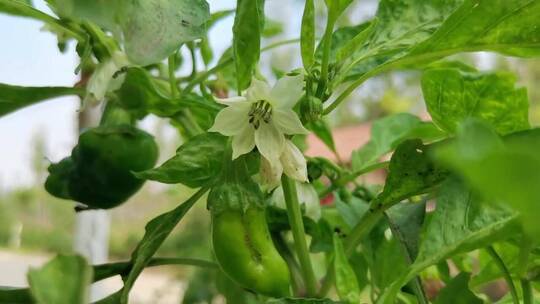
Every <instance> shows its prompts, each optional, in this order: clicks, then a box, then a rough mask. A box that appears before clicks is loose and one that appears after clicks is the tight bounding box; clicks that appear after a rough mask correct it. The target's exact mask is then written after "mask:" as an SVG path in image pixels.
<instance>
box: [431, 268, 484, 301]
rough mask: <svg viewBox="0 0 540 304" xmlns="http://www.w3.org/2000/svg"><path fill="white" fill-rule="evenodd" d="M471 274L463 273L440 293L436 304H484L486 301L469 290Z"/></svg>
mask: <svg viewBox="0 0 540 304" xmlns="http://www.w3.org/2000/svg"><path fill="white" fill-rule="evenodd" d="M470 278H471V274H470V273H467V272H462V273H460V274H458V275H457V276H456V277H454V278H453V279H452V280H451V281H450V283H449V284H448V285H446V286H445V287H444V288H443V289H441V290H440V291H439V294H438V295H437V298H436V299H435V301H434V302H433V303H434V304H482V303H484V301H482V299H480V298H479V297H477V296H476V295H475V294H474V293H472V292H471V291H470V290H469V279H470Z"/></svg>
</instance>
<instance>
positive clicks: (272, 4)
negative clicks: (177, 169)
mask: <svg viewBox="0 0 540 304" xmlns="http://www.w3.org/2000/svg"><path fill="white" fill-rule="evenodd" d="M208 2H209V3H210V8H211V11H212V12H215V11H219V10H224V9H231V8H234V5H235V1H233V0H209V1H208ZM377 3H378V1H377V0H363V1H356V4H354V5H353V7H352V8H351V9H349V10H348V13H347V16H345V17H343V18H342V19H341V20H340V24H339V25H338V26H344V25H349V24H358V23H360V22H362V21H363V20H366V19H368V18H370V17H371V16H373V15H374V13H375V10H376V8H377ZM34 5H35V6H36V7H37V8H39V9H41V10H43V11H46V12H49V13H50V10H49V9H48V8H47V6H46V4H45V3H44V1H42V0H35V1H34ZM316 7H317V11H318V16H319V18H318V19H317V20H318V21H317V22H318V32H319V33H321V32H322V31H323V30H324V28H323V27H324V24H325V20H324V15H325V9H324V4H323V1H322V0H319V1H316ZM302 9H303V1H300V0H295V1H287V5H283V1H282V0H267V1H266V13H267V15H268V18H269V19H270V20H271V21H272V22H273V27H272V28H273V30H272V33H271V34H269V35H268V36H269V37H267V38H265V39H264V41H263V45H268V44H270V43H272V42H276V41H280V40H285V39H291V38H298V35H299V29H300V20H301V16H302ZM232 22H233V17H232V16H229V17H227V18H225V19H223V20H222V21H220V22H219V24H218V25H217V26H215V27H214V28H213V29H212V30H211V31H210V33H209V37H210V43H211V45H212V47H213V49H214V52H215V54H216V56H215V57H216V58H215V59H214V61H215V62H216V61H217V59H219V57H220V55H221V53H223V51H224V50H225V49H226V48H228V47H229V46H230V42H231V41H232V32H231V28H232ZM274 23H275V24H274ZM274 27H275V28H274ZM0 41H1V44H0V82H2V83H7V84H13V85H28V86H47V85H51V86H71V85H73V84H75V83H76V82H77V81H78V77H79V76H78V75H75V73H74V69H75V67H76V66H77V64H78V62H77V60H78V59H77V56H76V53H75V50H74V45H69V46H68V48H67V50H66V51H65V52H64V53H60V52H59V50H58V47H57V40H56V37H55V36H54V35H53V34H51V33H49V32H46V31H43V30H42V24H41V23H39V22H36V21H34V20H31V19H23V18H16V17H12V16H7V15H0ZM183 51H184V52H185V55H186V56H188V54H187V52H186V50H183ZM459 58H460V59H461V60H464V61H465V62H468V63H469V64H472V65H475V66H476V67H477V68H478V69H480V70H491V69H502V70H507V71H512V72H514V73H516V75H518V78H519V82H520V84H521V85H523V86H526V87H527V88H528V90H529V96H530V101H531V108H530V118H531V122H532V124H533V125H538V124H539V123H540V85H539V84H540V60H521V59H510V58H505V57H502V56H498V55H493V54H486V53H474V54H465V55H459ZM185 62H187V63H185V64H184V65H187V66H183V67H182V70H181V71H180V72H179V73H178V74H179V75H181V74H182V73H184V72H185V73H188V71H191V66H189V65H190V64H189V60H186V61H185ZM199 66H203V64H202V61H201V63H200V65H199ZM210 66H212V64H211V65H210ZM300 66H301V61H300V52H299V48H298V47H297V46H284V47H281V48H277V49H275V50H273V51H271V52H266V53H264V54H263V56H262V58H261V72H262V73H263V74H264V75H265V76H267V77H268V78H269V79H272V78H275V75H274V74H279V72H280V71H287V70H290V69H292V68H296V67H300ZM419 78H420V74H419V73H417V72H415V73H413V72H399V73H392V74H385V75H382V76H380V77H376V78H374V79H372V80H370V81H368V82H367V83H365V84H364V85H363V86H361V87H360V88H359V89H357V91H356V92H355V93H354V94H353V95H352V96H351V97H350V98H349V100H348V101H347V102H346V103H345V104H343V105H342V106H341V107H340V108H339V109H338V110H336V111H334V112H333V113H332V115H331V116H329V117H328V122H329V123H330V125H331V126H332V127H334V128H335V129H334V135H335V139H336V144H337V148H338V154H339V156H340V157H339V158H340V161H343V162H344V163H347V162H348V161H349V160H350V154H351V152H352V150H353V149H357V148H359V147H360V146H361V145H362V144H363V143H365V142H367V140H368V139H369V128H370V122H371V121H373V120H374V119H377V118H379V117H382V116H385V115H387V114H391V113H398V112H410V113H413V114H416V115H419V116H420V117H423V118H424V119H428V115H427V114H426V110H425V107H424V103H423V99H422V94H421V91H420V86H419ZM79 107H80V101H79V100H78V99H77V98H75V97H73V98H57V99H52V100H49V101H47V102H43V103H40V104H38V105H34V106H31V107H28V108H25V109H23V110H21V111H18V112H15V113H12V114H10V115H7V116H5V117H2V118H1V119H0V269H2V271H0V285H9V286H25V285H26V280H25V273H26V271H27V269H28V267H31V266H37V265H41V264H43V263H44V262H45V261H47V260H48V259H49V258H50V257H51V256H53V255H54V254H55V253H59V252H60V253H69V252H73V250H74V249H73V248H74V243H75V239H76V237H77V233H76V227H75V226H76V225H75V223H76V218H75V213H74V212H73V204H72V202H69V201H62V200H59V199H56V198H54V197H52V196H50V195H48V194H47V193H46V192H45V190H44V189H43V182H44V179H45V178H46V176H47V167H48V165H49V164H50V163H51V162H56V161H59V160H60V159H62V158H63V157H65V156H66V155H68V154H70V152H71V149H72V148H73V146H74V145H75V144H76V141H77V134H78V131H77V126H78V117H79V115H78V110H79ZM141 127H142V128H143V129H145V130H147V131H149V132H150V133H152V134H153V135H154V136H155V137H156V139H157V141H158V143H159V146H160V148H161V161H163V160H166V159H168V158H170V157H171V156H172V155H173V154H174V151H175V149H176V148H177V147H178V146H179V145H180V144H181V138H180V137H179V136H178V134H177V132H176V130H175V129H173V128H171V127H169V126H168V124H167V121H164V120H161V119H158V118H157V117H148V118H146V119H145V120H144V121H142V122H141ZM306 153H307V154H308V155H310V156H317V155H323V156H328V157H331V158H334V155H332V154H331V153H330V152H329V151H327V150H326V149H325V148H324V145H323V144H321V143H320V142H318V141H317V140H316V139H315V138H312V137H308V150H307V152H306ZM190 193H191V190H190V189H186V188H182V187H180V186H165V185H161V184H155V183H146V185H145V187H144V188H143V189H142V190H141V191H140V192H139V193H138V194H137V195H135V196H134V197H133V198H132V199H131V200H130V201H129V202H127V203H125V204H124V205H122V206H121V207H119V208H116V209H114V210H112V211H110V212H109V214H108V215H107V217H109V218H110V229H109V235H108V239H109V241H108V259H109V260H111V261H114V260H121V259H127V258H129V255H130V254H131V251H132V250H133V248H134V247H135V246H136V244H137V242H138V241H139V240H140V239H141V237H142V235H143V233H144V225H145V223H146V222H147V221H149V220H150V219H151V218H153V217H155V216H156V215H158V214H160V213H162V212H165V211H167V210H169V209H171V208H172V207H173V206H176V205H177V204H178V203H179V202H181V201H183V200H184V199H185V198H186V197H187V196H189V194H190ZM209 230H210V227H209V217H208V213H207V211H206V206H205V204H197V205H196V207H195V208H194V209H193V210H192V211H190V213H189V214H188V216H187V217H186V218H185V220H183V221H182V223H181V225H179V227H177V229H176V231H175V232H174V233H173V234H172V235H171V236H170V237H169V239H168V240H167V241H166V242H165V244H164V245H163V246H162V248H161V249H160V251H159V252H158V255H161V256H176V257H199V258H204V259H212V257H211V252H210V250H209V248H210V242H209V239H208V237H209ZM104 246H105V248H107V244H104ZM210 275H211V274H209V273H205V272H202V271H199V272H194V269H193V268H187V267H186V268H183V267H174V268H160V269H159V270H147V271H145V273H144V275H143V276H142V277H141V279H140V280H139V281H138V284H144V285H145V288H144V290H142V291H141V292H137V288H136V287H135V289H134V294H133V297H132V300H133V303H182V301H183V303H206V302H208V299H211V298H212V296H213V294H214V292H215V291H213V289H214V288H215V287H213V286H209V284H208V281H209V280H208V276H210ZM188 277H191V278H194V279H193V280H192V283H191V286H188V284H186V283H185V282H186V278H188ZM115 280H116V281H115ZM120 284H121V282H120V279H119V278H117V279H113V280H109V281H105V282H104V283H102V284H101V285H100V290H101V291H100V293H101V294H107V293H109V292H111V291H114V290H115V289H117V288H118V287H120ZM139 290H140V289H139Z"/></svg>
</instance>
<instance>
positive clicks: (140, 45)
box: [51, 0, 210, 65]
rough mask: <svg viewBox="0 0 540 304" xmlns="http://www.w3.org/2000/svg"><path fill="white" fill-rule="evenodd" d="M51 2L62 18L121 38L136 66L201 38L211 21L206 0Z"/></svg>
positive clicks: (79, 0)
mask: <svg viewBox="0 0 540 304" xmlns="http://www.w3.org/2000/svg"><path fill="white" fill-rule="evenodd" d="M51 2H52V3H53V5H54V7H55V8H56V9H57V12H58V14H59V15H60V16H62V17H67V18H71V19H75V20H82V21H90V22H93V23H95V24H97V25H99V26H101V27H103V28H106V29H108V30H111V31H112V32H113V33H116V34H117V36H121V37H122V38H123V40H124V44H125V49H126V53H127V55H128V57H129V59H130V60H131V61H133V62H135V63H137V64H139V65H148V64H152V63H156V62H159V61H161V60H163V59H165V58H167V56H169V55H170V54H172V53H173V52H174V51H175V50H176V49H178V47H179V46H180V44H181V43H184V42H188V41H192V40H195V39H197V38H201V37H202V35H203V34H204V32H205V23H206V22H207V21H208V20H209V19H210V12H209V7H208V3H206V1H205V0H151V1H124V0H115V1H112V3H110V2H111V1H92V2H88V1H83V0H51ZM120 33H121V35H120Z"/></svg>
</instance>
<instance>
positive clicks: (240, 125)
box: [0, 0, 540, 304]
mask: <svg viewBox="0 0 540 304" xmlns="http://www.w3.org/2000/svg"><path fill="white" fill-rule="evenodd" d="M283 2H284V3H283V5H288V3H287V2H286V1H283ZM353 2H354V1H352V0H325V1H314V0H306V1H305V7H304V11H303V15H302V16H298V18H301V20H302V22H301V27H300V28H298V29H297V32H298V39H293V40H286V41H278V42H276V43H273V44H269V45H264V46H263V43H261V41H262V38H261V37H262V36H263V35H265V31H266V29H268V24H269V23H270V20H268V19H267V18H266V17H265V13H264V1H263V0H238V1H237V5H236V8H235V9H234V10H231V11H219V12H213V13H212V14H211V13H210V9H211V6H212V5H211V4H210V5H209V4H208V3H207V2H206V1H205V0H145V1H142V0H134V1H126V0H111V1H84V0H48V4H49V6H50V7H51V9H52V12H53V14H47V13H44V12H42V11H39V10H37V9H36V8H34V7H33V6H32V5H31V3H30V2H29V1H25V0H0V12H2V13H6V14H11V15H15V16H20V17H24V18H32V19H36V20H39V21H41V22H43V24H44V29H46V30H47V31H50V32H52V33H54V34H56V35H57V37H58V46H59V49H60V50H61V51H62V50H64V49H65V48H66V46H67V45H68V44H67V43H68V42H74V43H73V44H71V45H76V51H77V54H78V55H79V56H80V66H79V67H77V69H76V72H77V73H82V74H83V75H84V76H86V78H83V81H81V83H80V84H79V85H76V86H74V87H21V86H17V85H15V84H0V101H1V102H0V115H2V116H3V115H8V114H10V113H11V112H14V111H17V110H19V109H21V108H23V107H26V106H29V105H32V104H35V103H38V102H41V101H43V100H46V99H49V98H53V97H58V96H64V95H76V96H80V97H81V101H82V103H81V108H82V109H87V108H90V107H100V108H101V109H103V118H102V120H101V123H100V125H99V126H98V127H96V128H91V129H89V130H85V131H83V132H82V133H81V135H80V137H79V141H78V144H77V145H76V146H75V147H74V149H73V151H72V153H71V155H67V156H66V158H65V159H64V160H62V161H61V162H59V163H57V164H51V166H50V167H49V176H48V178H47V181H46V183H45V188H46V189H47V191H48V192H49V193H50V194H51V195H54V196H56V197H60V198H64V199H68V200H72V201H74V202H76V204H75V203H73V206H74V207H76V208H75V210H76V211H77V212H85V210H87V209H96V208H103V209H108V208H113V207H115V206H118V205H119V204H122V203H124V202H125V201H126V200H127V199H128V198H129V197H130V196H131V195H133V194H134V193H135V192H136V191H137V190H138V189H139V188H140V187H141V185H142V184H143V182H144V181H145V180H152V181H157V182H161V183H166V184H183V185H185V186H187V187H189V188H192V189H193V192H192V193H193V194H192V195H191V197H190V198H189V199H188V200H187V201H185V202H182V203H179V204H178V206H177V207H176V208H174V209H173V210H171V211H169V212H167V213H164V214H161V215H159V216H157V217H155V218H154V219H153V220H151V221H150V222H149V223H148V224H147V225H146V229H145V234H144V237H143V238H142V239H141V240H140V242H139V244H138V246H137V247H136V248H135V249H134V250H133V253H132V256H131V259H130V260H129V261H126V262H118V263H111V264H104V265H88V263H87V262H86V261H85V260H84V259H83V258H82V257H80V256H76V255H75V256H72V255H59V256H58V257H56V258H55V259H53V260H52V261H50V262H49V263H48V264H46V265H45V266H43V267H42V268H39V269H33V270H31V271H30V272H29V273H28V280H29V284H30V287H29V288H10V287H2V288H1V289H0V303H54V304H59V303H88V301H89V297H88V290H89V289H88V287H89V285H90V284H91V283H92V282H96V281H99V280H102V279H104V278H108V277H111V276H114V275H120V276H121V277H122V280H123V287H122V288H121V289H120V290H119V291H117V292H115V293H113V294H112V295H110V296H108V297H107V298H105V299H102V300H99V301H98V302H96V303H128V300H129V294H130V290H131V289H132V288H133V285H134V283H135V281H136V280H137V277H138V276H139V275H140V274H141V272H142V271H143V270H144V269H145V268H146V267H152V266H158V265H167V264H180V265H192V266H194V267H204V268H208V269H211V271H213V272H215V273H218V274H220V277H221V279H220V285H221V286H222V287H221V288H220V292H221V294H222V295H223V297H224V298H225V300H226V302H227V303H321V304H330V303H381V304H389V303H429V302H433V303H484V302H489V301H491V300H490V299H488V297H487V296H486V295H485V294H483V288H482V286H484V285H485V284H487V283H489V282H492V281H495V280H502V281H504V283H505V286H506V287H505V289H504V290H505V292H506V295H505V297H504V298H503V299H502V300H501V301H502V302H501V303H515V304H517V303H535V302H537V300H535V299H534V298H535V294H536V290H537V289H538V288H540V285H538V280H539V278H540V276H539V273H540V271H539V269H540V247H539V244H540V243H539V241H540V224H539V223H538V215H539V214H540V154H539V152H538V151H540V130H538V129H535V128H533V127H531V125H530V123H529V120H528V108H529V100H528V96H527V91H526V89H525V88H522V87H520V86H519V85H518V84H517V81H518V79H517V78H516V76H515V75H512V74H511V73H509V72H507V71H492V72H480V71H478V70H476V69H475V68H474V67H472V66H468V65H466V64H464V63H462V62H459V61H456V60H455V58H456V57H453V59H452V58H448V57H450V56H452V55H455V54H460V53H466V52H478V51H486V52H496V53H499V54H503V55H506V56H514V57H521V58H534V57H536V56H539V55H540V0H433V1H425V0H381V1H380V2H379V4H378V9H377V12H376V14H375V16H374V17H373V18H371V19H370V20H368V21H366V22H363V23H360V24H356V25H352V26H344V27H339V26H338V24H339V22H338V21H339V19H340V17H341V16H342V15H343V14H344V12H346V11H347V9H348V8H349V7H350V6H351V3H353ZM359 2H361V0H359ZM316 6H317V7H319V8H324V11H325V15H324V16H321V15H320V14H316V10H315V9H316ZM229 15H234V25H233V27H232V33H233V39H232V44H231V45H230V48H229V49H227V50H226V51H225V52H224V53H223V54H221V55H220V56H221V57H220V58H218V57H215V55H218V54H214V51H213V50H212V48H211V44H210V43H209V41H208V39H209V38H208V35H207V32H208V30H209V29H210V28H211V27H213V26H219V23H217V21H219V20H220V19H221V18H223V17H226V16H229ZM318 18H323V20H322V21H324V22H325V24H326V25H325V29H324V32H322V33H318V31H316V27H315V24H316V23H320V21H321V20H316V19H318ZM216 24H217V25H216ZM285 44H297V45H298V46H299V48H298V50H299V52H298V58H301V60H298V66H297V68H296V69H294V70H291V71H284V72H283V73H280V75H279V77H277V78H278V79H277V80H273V79H272V78H270V77H265V76H264V75H263V74H262V73H261V71H262V70H263V69H261V66H260V64H261V63H260V62H259V58H260V54H261V53H262V52H264V51H267V50H270V49H273V48H277V47H280V46H282V45H285ZM3 47H9V46H7V45H4V46H3ZM181 49H185V50H188V52H187V53H189V56H183V55H182V54H184V53H182V52H180V50H181ZM184 57H186V58H184ZM190 61H191V66H192V67H193V68H192V73H191V74H189V75H183V76H178V75H177V72H178V71H179V69H180V67H181V66H182V64H183V63H185V62H190ZM201 61H202V62H204V66H202V67H201V66H200V62H201ZM198 63H199V64H198ZM402 70H414V71H418V72H419V73H420V74H421V89H422V93H423V97H424V101H425V105H426V108H427V111H428V113H429V115H430V117H431V119H429V120H428V121H423V120H421V119H420V118H418V117H416V116H414V115H412V114H408V113H401V114H395V115H389V116H386V117H383V118H381V119H379V120H377V121H375V122H374V123H373V126H372V129H371V137H370V140H369V142H368V143H367V144H365V145H363V146H360V145H359V146H358V147H357V149H356V150H355V151H354V153H353V156H352V162H351V163H350V164H343V163H341V162H340V163H335V162H333V161H331V160H329V159H325V158H322V157H315V158H310V157H306V156H305V155H304V153H303V150H304V148H305V144H304V143H305V138H306V137H305V135H306V134H309V133H313V134H314V135H315V136H317V137H319V138H320V139H321V140H322V141H323V142H324V143H325V144H326V145H327V146H328V148H329V149H330V150H332V151H335V150H336V147H335V143H334V140H333V138H332V130H331V129H330V128H329V126H328V124H327V122H326V120H325V119H326V117H327V115H328V114H330V113H332V111H334V110H335V109H336V108H338V107H340V105H342V103H343V102H344V101H345V100H347V99H348V98H349V97H350V96H351V93H353V92H354V91H355V90H356V89H357V88H358V87H360V86H361V85H362V84H363V83H364V82H365V81H367V80H368V79H370V78H372V77H376V76H378V75H381V74H384V73H391V72H393V71H402ZM70 72H72V71H66V73H70ZM267 76H268V75H267ZM353 102H354V101H353ZM150 114H153V115H156V116H158V117H161V118H163V119H167V120H168V121H169V122H170V124H171V125H172V126H174V127H175V128H177V130H178V131H179V133H180V134H181V136H182V138H183V144H182V145H181V146H180V147H179V148H178V150H177V151H176V154H175V155H174V156H172V157H171V158H170V159H169V160H167V161H165V162H164V163H162V164H160V165H158V166H156V159H157V154H158V148H157V145H156V143H155V142H154V140H153V138H152V136H151V135H149V134H148V133H146V132H144V131H142V130H139V129H137V121H138V120H141V119H142V118H144V117H146V116H148V115H150ZM385 155H391V158H390V159H389V161H384V160H383V159H384V158H383V156H385ZM381 169H384V170H385V172H386V178H385V183H384V184H383V185H373V184H366V183H363V182H360V180H359V179H358V178H359V177H361V176H363V175H365V174H368V173H370V172H372V171H374V170H381ZM329 195H331V196H332V197H333V202H332V203H331V204H327V205H324V206H322V207H321V205H320V203H319V202H320V200H321V199H324V198H327V197H328V196H329ZM196 203H199V204H204V203H206V204H207V208H208V211H209V212H208V216H209V217H211V219H212V230H211V232H209V233H211V235H212V237H211V239H212V251H213V253H214V256H215V259H214V260H213V261H207V260H202V259H199V258H198V257H166V258H165V257H156V256H155V253H156V251H157V250H158V248H159V247H160V246H161V245H162V243H163V242H164V241H165V239H166V238H167V236H169V234H171V232H172V230H173V228H174V227H175V226H176V225H177V224H178V223H179V222H180V221H181V220H182V218H183V217H184V216H185V215H186V213H187V212H188V211H189V209H190V208H191V207H192V206H193V205H194V204H196ZM128 204H129V203H128ZM186 229H198V228H197V227H187V228H186ZM430 282H431V283H434V282H435V283H436V285H437V284H438V285H439V286H440V287H439V288H438V289H437V292H436V293H435V294H433V293H428V292H426V287H428V286H429V284H430ZM208 284H210V282H208Z"/></svg>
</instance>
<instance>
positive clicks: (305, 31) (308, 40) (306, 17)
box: [300, 0, 315, 70]
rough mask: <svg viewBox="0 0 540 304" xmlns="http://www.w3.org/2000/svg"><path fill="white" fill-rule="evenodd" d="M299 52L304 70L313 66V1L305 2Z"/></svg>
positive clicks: (307, 0)
mask: <svg viewBox="0 0 540 304" xmlns="http://www.w3.org/2000/svg"><path fill="white" fill-rule="evenodd" d="M300 51H301V54H302V63H303V64H304V69H306V70H307V69H309V67H310V66H311V64H313V54H314V52H315V4H314V3H313V0H306V4H305V6H304V14H303V15H302V27H301V30H300Z"/></svg>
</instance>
